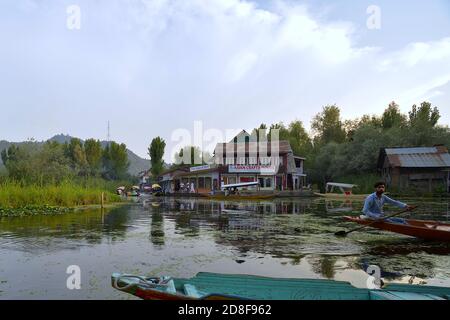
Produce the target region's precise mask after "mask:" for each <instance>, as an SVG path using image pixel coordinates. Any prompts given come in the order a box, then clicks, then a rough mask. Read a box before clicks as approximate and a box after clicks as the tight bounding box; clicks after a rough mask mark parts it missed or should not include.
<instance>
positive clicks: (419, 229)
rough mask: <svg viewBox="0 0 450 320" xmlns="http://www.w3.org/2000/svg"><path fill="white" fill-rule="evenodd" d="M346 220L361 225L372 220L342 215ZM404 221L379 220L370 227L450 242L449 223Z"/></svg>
mask: <svg viewBox="0 0 450 320" xmlns="http://www.w3.org/2000/svg"><path fill="white" fill-rule="evenodd" d="M344 218H345V219H346V220H347V221H351V222H356V223H358V224H361V225H368V224H370V223H372V222H373V220H370V219H361V218H359V217H348V216H346V217H344ZM404 221H405V223H404V224H402V223H394V222H388V221H379V222H375V223H374V224H372V225H371V226H370V227H372V228H376V229H380V230H385V231H390V232H395V233H399V234H404V235H407V236H412V237H416V238H420V239H424V240H431V241H445V242H450V224H449V223H443V222H437V221H427V220H413V219H404Z"/></svg>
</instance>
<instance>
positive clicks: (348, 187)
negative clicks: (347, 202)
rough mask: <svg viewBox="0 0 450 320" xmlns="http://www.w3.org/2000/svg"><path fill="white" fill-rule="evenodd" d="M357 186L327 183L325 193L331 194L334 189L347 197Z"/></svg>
mask: <svg viewBox="0 0 450 320" xmlns="http://www.w3.org/2000/svg"><path fill="white" fill-rule="evenodd" d="M357 186H358V185H356V184H350V183H338V182H327V193H332V192H333V190H334V188H338V189H339V190H341V192H342V193H344V194H347V195H349V194H351V193H352V189H353V188H354V187H357Z"/></svg>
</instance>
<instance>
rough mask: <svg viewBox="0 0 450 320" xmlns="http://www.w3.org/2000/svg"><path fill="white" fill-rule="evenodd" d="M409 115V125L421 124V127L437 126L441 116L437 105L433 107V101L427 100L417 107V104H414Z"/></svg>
mask: <svg viewBox="0 0 450 320" xmlns="http://www.w3.org/2000/svg"><path fill="white" fill-rule="evenodd" d="M408 115H409V125H410V126H411V127H413V126H419V127H421V128H424V127H434V126H436V124H437V122H438V121H439V118H440V117H441V116H440V114H439V110H438V109H437V108H436V107H434V108H433V109H432V108H431V103H429V102H426V101H425V102H422V103H421V104H420V107H419V108H417V106H416V105H413V106H412V108H411V111H410V112H409V113H408Z"/></svg>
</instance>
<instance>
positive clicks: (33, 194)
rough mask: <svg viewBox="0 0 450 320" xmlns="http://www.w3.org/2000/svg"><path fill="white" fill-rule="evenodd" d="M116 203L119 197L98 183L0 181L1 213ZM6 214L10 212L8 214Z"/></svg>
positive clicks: (42, 210) (54, 209)
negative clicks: (45, 183) (30, 183)
mask: <svg viewBox="0 0 450 320" xmlns="http://www.w3.org/2000/svg"><path fill="white" fill-rule="evenodd" d="M102 192H103V193H104V203H105V204H107V203H113V202H119V201H120V197H119V196H118V195H116V194H114V193H113V192H111V191H109V190H106V191H105V188H102V187H101V186H87V185H84V186H83V185H79V184H74V183H70V182H65V183H61V184H59V185H47V186H39V185H23V184H21V183H17V182H11V181H7V182H2V183H0V216H1V215H3V216H4V215H11V213H12V212H14V211H17V212H23V213H24V214H27V213H40V212H54V213H56V211H65V210H66V209H67V208H75V207H78V206H86V205H97V204H100V203H101V194H102ZM8 213H9V214H8Z"/></svg>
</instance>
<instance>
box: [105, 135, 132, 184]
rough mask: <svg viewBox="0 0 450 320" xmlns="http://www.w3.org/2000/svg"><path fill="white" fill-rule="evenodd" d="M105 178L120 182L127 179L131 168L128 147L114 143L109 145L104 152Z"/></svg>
mask: <svg viewBox="0 0 450 320" xmlns="http://www.w3.org/2000/svg"><path fill="white" fill-rule="evenodd" d="M102 162H103V177H104V178H106V179H112V180H118V179H124V178H126V177H127V169H128V166H129V162H128V153H127V146H126V145H125V144H123V143H122V144H118V143H116V142H114V141H112V142H110V143H108V145H107V146H106V147H105V149H104V150H103V156H102Z"/></svg>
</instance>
